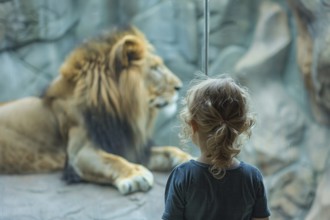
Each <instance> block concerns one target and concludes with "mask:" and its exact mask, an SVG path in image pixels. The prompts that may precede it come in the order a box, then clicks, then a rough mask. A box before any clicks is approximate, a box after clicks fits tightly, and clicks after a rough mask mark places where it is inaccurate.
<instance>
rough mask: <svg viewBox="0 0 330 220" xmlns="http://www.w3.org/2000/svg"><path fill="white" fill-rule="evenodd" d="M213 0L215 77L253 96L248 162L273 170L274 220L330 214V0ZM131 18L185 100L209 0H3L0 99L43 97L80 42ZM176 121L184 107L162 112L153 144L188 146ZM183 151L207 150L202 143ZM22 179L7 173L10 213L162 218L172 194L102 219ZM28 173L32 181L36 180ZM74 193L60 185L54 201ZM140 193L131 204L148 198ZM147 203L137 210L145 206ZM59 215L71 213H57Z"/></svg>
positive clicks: (269, 180) (4, 185)
mask: <svg viewBox="0 0 330 220" xmlns="http://www.w3.org/2000/svg"><path fill="white" fill-rule="evenodd" d="M209 7H210V20H209V22H210V35H209V75H218V74H222V73H227V74H229V75H231V76H233V77H234V78H236V79H237V80H238V81H239V82H240V83H241V84H243V85H244V86H246V87H248V89H249V91H250V93H251V104H252V106H251V108H252V110H253V112H254V113H255V115H256V118H257V124H256V127H255V129H254V131H253V132H254V133H253V135H252V137H251V139H250V140H249V141H248V142H247V143H246V145H245V146H244V148H243V150H242V153H241V155H240V158H241V159H242V160H244V161H246V162H250V163H252V164H255V165H256V166H257V167H259V168H260V169H261V171H262V172H263V174H264V177H265V182H266V186H267V190H268V191H267V192H268V197H269V205H270V208H271V211H272V216H271V219H273V220H291V219H294V220H301V219H308V220H316V219H317V220H327V219H329V218H330V217H329V216H330V169H329V167H330V159H329V155H330V153H329V152H330V127H329V125H330V25H329V24H330V1H329V0H313V1H311V0H209ZM124 23H129V24H133V25H135V26H137V27H138V28H139V29H140V30H141V31H142V32H143V33H144V34H145V35H146V36H147V38H148V39H149V40H150V42H151V43H152V44H153V45H154V46H155V48H156V50H157V52H158V54H159V55H160V56H161V57H162V58H163V59H164V61H165V63H166V64H167V66H168V67H169V68H170V69H171V70H172V71H173V72H174V73H175V74H177V75H178V76H179V77H180V78H181V80H182V81H183V83H184V88H183V90H182V91H181V96H183V95H184V93H185V90H186V89H187V86H188V84H189V82H190V81H191V80H192V79H193V78H194V74H195V73H196V72H200V71H202V67H203V62H202V61H203V56H204V55H203V52H204V50H203V44H204V42H203V40H204V38H203V34H204V0H56V1H54V0H0V102H3V101H9V100H13V99H18V98H20V97H24V96H29V95H40V94H41V92H42V91H43V90H44V89H45V88H46V87H47V85H48V84H49V82H50V81H51V80H52V79H54V77H55V76H56V75H57V74H58V69H59V66H60V65H61V63H62V62H63V61H64V59H65V57H66V56H67V55H68V53H69V52H70V51H71V50H72V49H73V48H75V47H76V46H77V45H78V44H79V43H80V42H81V41H83V40H84V39H86V38H91V37H93V36H95V35H98V34H99V33H100V32H101V31H103V30H108V29H111V27H113V26H115V25H120V24H124ZM178 129H179V124H178V117H177V115H174V116H171V117H169V116H167V115H165V114H160V117H159V119H158V121H157V123H156V128H155V135H154V140H155V142H156V143H157V144H158V145H174V146H180V141H179V139H178V136H177V134H178ZM180 147H184V149H185V150H187V151H189V152H191V153H192V154H194V155H196V154H197V151H196V149H195V148H194V147H193V146H180ZM158 177H159V178H163V179H162V181H160V182H162V183H163V182H164V181H166V178H165V177H164V176H162V175H159V176H158ZM13 178H14V177H0V219H1V220H5V219H6V220H7V219H15V220H20V219H23V220H24V219H42V220H46V219H127V220H131V219H159V218H160V216H161V212H162V203H163V200H162V199H163V198H162V192H157V195H158V196H160V197H159V201H158V200H155V201H153V204H157V203H159V204H161V205H158V206H157V205H156V206H155V207H158V209H159V210H158V212H159V213H158V215H153V216H151V215H148V214H146V215H143V214H139V215H135V217H134V218H133V217H132V216H131V217H127V216H126V217H125V210H124V209H123V210H124V211H123V212H122V215H120V214H118V210H117V208H118V207H117V208H115V206H113V207H112V208H109V209H107V208H104V209H102V210H101V209H100V208H99V209H97V211H95V209H94V211H93V209H91V210H90V212H89V213H94V214H95V215H94V217H93V214H86V212H87V211H88V210H87V211H86V209H84V208H83V207H76V208H75V209H73V211H72V209H70V207H69V206H66V205H65V204H62V205H60V206H59V208H58V209H56V208H54V206H53V208H52V209H49V208H46V207H47V205H48V206H52V205H51V203H48V204H45V203H43V202H42V201H46V200H47V201H51V200H52V198H53V197H52V196H48V197H47V196H46V198H44V199H45V200H42V199H40V201H39V200H38V202H36V203H34V202H33V200H34V199H35V198H41V197H42V196H41V195H40V194H38V193H37V194H38V195H37V196H33V195H31V194H29V192H30V193H31V188H24V187H23V188H24V190H25V192H24V193H23V192H22V191H24V190H23V189H22V187H21V186H22V185H20V186H19V187H17V184H22V183H24V179H13ZM23 178H28V179H25V180H28V181H31V185H33V181H35V179H29V177H23ZM43 178H45V181H44V182H42V183H40V182H38V183H36V185H35V186H36V187H34V188H33V189H32V191H33V190H34V191H37V192H40V190H41V192H48V191H49V188H50V187H49V186H51V184H52V183H48V182H47V181H55V180H54V179H55V178H54V179H53V177H50V179H47V178H48V177H46V176H43ZM156 178H157V176H156ZM17 181H18V182H17ZM38 181H39V180H38ZM156 182H157V181H156ZM15 184H16V185H15ZM38 184H39V185H38ZM40 184H41V186H42V187H41V188H42V189H40ZM24 185H25V184H24ZM59 186H61V183H57V185H56V187H59ZM163 186H164V185H163V184H159V185H158V186H157V187H158V188H157V187H156V189H157V190H158V191H162V190H163ZM80 187H82V186H80ZM26 190H28V192H27V193H26ZM29 190H30V191H29ZM66 190H69V189H67V188H65V190H57V191H56V193H55V194H56V196H57V197H56V196H55V194H54V195H53V196H54V198H55V197H56V198H59V196H58V195H59V194H60V195H62V194H63V192H66ZM97 190H98V189H97ZM61 193H62V194H61ZM1 194H2V196H1ZM26 194H28V196H26ZM13 195H15V196H14V197H13ZM24 195H25V197H24ZM149 195H151V197H152V196H154V195H156V194H153V192H151V193H149ZM116 196H117V197H118V198H119V196H118V195H116ZM92 197H93V193H90V194H88V198H89V199H91V198H92ZM142 197H143V196H142V194H138V196H137V197H134V196H133V197H130V198H129V201H131V202H132V201H133V203H134V202H136V201H139V202H140V203H141V201H144V202H147V203H148V202H149V203H150V200H148V199H142V200H141V198H142ZM61 198H63V197H61ZM154 198H155V197H154ZM98 199H100V197H98ZM69 200H70V199H69V198H68V200H65V201H66V202H68V201H69ZM81 200H85V199H84V198H81ZM109 200H111V198H109ZM61 201H62V200H59V202H58V203H57V204H59V203H61ZM100 201H102V200H100ZM119 201H121V200H117V202H119ZM122 202H126V203H127V201H122ZM139 202H138V205H137V207H140V206H141V204H144V202H142V203H141V204H140V203H139ZM68 203H70V202H68ZM73 203H74V205H73V206H75V205H77V203H76V202H73ZM96 204H97V203H96ZM43 205H44V206H43ZM89 205H91V204H89ZM151 205H152V204H151ZM86 206H87V205H86ZM117 206H118V205H117ZM1 207H2V208H1ZM134 207H135V206H134ZM134 207H133V208H134ZM19 208H21V210H24V211H21V212H17V209H19ZM22 208H23V209H22ZM83 209H84V210H85V214H84V212H83V211H81V210H83ZM119 209H120V208H119ZM14 210H16V211H14ZM27 210H28V211H27ZM74 210H75V211H74ZM77 210H80V211H77ZM100 210H101V211H100ZM116 210H117V211H116ZM48 211H49V213H51V214H47V213H48ZM126 211H127V210H126ZM144 211H145V212H148V210H144ZM25 212H28V214H26V213H25ZM60 212H62V213H64V212H68V213H71V214H70V215H65V216H66V217H63V218H59V217H58V218H56V217H54V216H56V213H57V214H58V213H60ZM109 212H112V214H113V213H115V214H114V215H110V214H109ZM127 212H132V211H129V210H128V211H127ZM154 212H155V211H154ZM1 213H2V214H1ZM14 213H16V214H14ZM17 213H19V214H17ZM20 213H21V214H20ZM82 213H83V214H82ZM120 213H121V212H120ZM133 213H134V212H133ZM96 215H97V216H99V217H95V216H96ZM82 216H85V217H82ZM100 216H101V217H100ZM123 216H124V217H123ZM136 216H137V217H136ZM155 216H159V218H156V217H155ZM106 217H107V218H106Z"/></svg>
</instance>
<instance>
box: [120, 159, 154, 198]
mask: <svg viewBox="0 0 330 220" xmlns="http://www.w3.org/2000/svg"><path fill="white" fill-rule="evenodd" d="M153 183H154V177H153V175H152V173H151V172H150V171H149V170H148V169H147V168H145V167H143V166H141V165H136V164H134V165H133V168H132V170H130V172H129V174H128V175H122V176H120V177H119V178H118V179H117V180H116V181H115V186H116V187H117V189H118V190H119V192H120V193H122V194H129V193H133V192H137V191H148V190H149V189H150V188H151V187H152V185H153Z"/></svg>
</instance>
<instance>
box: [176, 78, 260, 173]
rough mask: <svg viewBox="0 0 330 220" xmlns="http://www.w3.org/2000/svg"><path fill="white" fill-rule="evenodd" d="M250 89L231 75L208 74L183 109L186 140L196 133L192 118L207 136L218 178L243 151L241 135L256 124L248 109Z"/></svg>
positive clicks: (212, 169)
mask: <svg viewBox="0 0 330 220" xmlns="http://www.w3.org/2000/svg"><path fill="white" fill-rule="evenodd" d="M247 99H248V93H247V91H246V89H245V88H243V87H241V86H239V85H238V84H237V83H235V81H234V80H233V79H232V78H230V77H224V76H221V77H219V78H207V79H204V80H201V81H199V82H197V83H195V84H194V85H193V86H192V87H191V88H190V89H189V90H188V92H187V95H186V97H185V100H184V105H185V106H184V108H183V110H182V112H181V119H182V122H183V123H182V134H181V137H182V138H183V140H187V139H190V138H191V137H192V134H193V130H192V127H191V124H192V122H194V124H196V125H197V132H198V133H199V134H201V136H203V137H204V139H203V141H204V145H205V146H206V149H204V150H206V152H207V157H208V158H209V159H210V161H211V163H212V166H211V167H210V171H211V173H212V174H213V176H214V177H216V178H221V177H223V176H224V174H225V169H226V168H227V167H228V166H229V165H230V163H231V161H232V158H233V157H234V156H236V155H237V154H238V153H239V152H240V148H239V147H240V144H239V141H238V137H239V136H240V135H241V134H247V135H248V136H249V135H250V129H251V127H252V125H253V124H254V120H253V118H252V117H251V116H250V114H249V112H248V103H247Z"/></svg>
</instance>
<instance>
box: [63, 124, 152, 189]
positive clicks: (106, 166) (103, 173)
mask: <svg viewBox="0 0 330 220" xmlns="http://www.w3.org/2000/svg"><path fill="white" fill-rule="evenodd" d="M70 133H71V134H74V133H76V134H78V135H77V136H76V137H71V136H70V138H73V139H75V138H79V137H80V136H81V134H82V133H81V132H80V131H79V129H78V130H76V131H70ZM79 133H80V134H79ZM82 142H84V143H82ZM75 144H82V145H80V146H78V145H75ZM81 146H82V147H81ZM68 155H69V164H70V166H71V167H72V168H73V169H74V171H75V172H76V173H77V174H78V175H79V177H80V178H82V179H84V180H86V181H90V182H96V183H102V184H112V185H114V186H115V187H117V189H118V190H119V191H120V193H122V194H128V193H132V192H136V191H147V190H149V189H150V188H151V186H152V185H153V175H152V173H151V172H150V171H149V170H148V169H147V168H145V167H143V166H141V165H138V164H134V163H131V162H129V161H127V160H126V159H124V158H122V157H120V156H117V155H113V154H109V153H106V152H105V151H103V150H100V149H97V148H95V146H94V145H93V143H91V142H90V141H89V140H87V139H85V141H81V139H80V140H78V139H76V141H74V140H70V146H69V149H68Z"/></svg>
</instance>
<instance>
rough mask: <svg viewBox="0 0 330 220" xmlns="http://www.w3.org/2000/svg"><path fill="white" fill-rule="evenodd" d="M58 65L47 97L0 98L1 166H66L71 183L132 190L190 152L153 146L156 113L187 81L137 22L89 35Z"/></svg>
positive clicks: (11, 170) (6, 169)
mask: <svg viewBox="0 0 330 220" xmlns="http://www.w3.org/2000/svg"><path fill="white" fill-rule="evenodd" d="M59 72H60V74H59V75H58V76H57V78H55V79H54V80H53V81H52V82H51V83H50V85H49V87H48V88H47V89H46V91H45V92H44V94H43V95H42V96H41V97H26V98H23V99H19V100H16V101H12V102H7V103H5V104H3V105H1V106H0V155H1V158H0V173H3V174H23V173H42V172H51V171H56V170H63V178H64V180H66V181H67V182H68V183H75V182H79V181H87V182H93V183H98V184H109V185H113V186H114V187H116V188H117V189H118V190H119V192H120V193H122V194H129V193H133V192H136V191H148V190H149V189H150V188H151V187H152V185H153V181H154V179H153V174H152V172H151V171H152V170H155V171H170V170H171V169H172V168H173V167H175V166H177V165H178V164H180V163H182V162H184V161H187V160H189V159H190V158H191V156H190V155H189V154H188V153H186V152H184V151H182V150H180V149H179V148H177V147H174V146H153V142H152V133H153V127H154V121H155V119H156V118H157V113H158V112H159V111H160V109H162V108H163V107H165V106H172V105H176V101H177V99H178V90H179V89H180V88H181V87H182V82H181V81H180V79H179V78H178V77H177V76H176V75H175V74H174V73H172V72H171V71H170V70H169V68H167V66H166V65H165V64H164V62H163V60H162V59H161V57H159V56H158V55H157V54H156V52H155V49H154V48H153V46H152V45H151V44H150V43H149V42H148V40H147V39H146V37H145V36H144V35H143V33H142V32H141V31H140V30H138V29H137V28H136V27H128V28H125V29H118V28H117V29H115V30H113V31H111V32H110V33H107V34H103V35H101V36H100V37H97V38H93V39H90V40H88V41H86V42H83V43H82V44H81V45H80V46H79V47H77V48H76V49H74V50H73V51H72V52H71V54H70V55H69V56H68V57H67V58H66V60H65V61H64V63H63V64H62V66H61V67H60V70H59Z"/></svg>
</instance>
